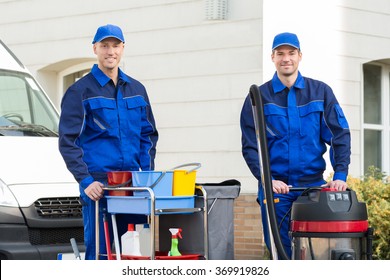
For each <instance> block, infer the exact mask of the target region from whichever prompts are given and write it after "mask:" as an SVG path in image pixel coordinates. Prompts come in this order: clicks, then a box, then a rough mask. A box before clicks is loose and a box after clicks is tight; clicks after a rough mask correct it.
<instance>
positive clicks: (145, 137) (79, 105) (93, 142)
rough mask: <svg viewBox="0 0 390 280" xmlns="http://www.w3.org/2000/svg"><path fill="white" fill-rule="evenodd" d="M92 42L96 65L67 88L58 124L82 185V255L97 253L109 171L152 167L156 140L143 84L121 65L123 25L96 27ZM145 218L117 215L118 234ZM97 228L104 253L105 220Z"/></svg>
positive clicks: (65, 152) (66, 158)
mask: <svg viewBox="0 0 390 280" xmlns="http://www.w3.org/2000/svg"><path fill="white" fill-rule="evenodd" d="M92 44H93V52H94V53H95V55H96V57H97V64H95V65H93V67H92V69H91V72H90V73H89V74H87V75H86V76H84V77H83V78H81V79H80V80H78V81H77V82H75V83H74V84H73V85H72V86H70V87H69V88H68V90H67V91H66V92H65V94H64V97H63V99H62V102H61V117H60V124H59V150H60V152H61V155H62V157H63V158H64V161H65V163H66V165H67V168H68V169H69V171H70V172H71V173H72V174H73V176H74V178H75V179H76V181H77V182H78V183H79V186H80V198H81V201H82V204H83V210H82V211H83V220H84V243H85V245H86V252H85V258H86V259H95V258H96V255H95V249H96V248H95V201H97V200H99V201H100V203H99V206H100V208H101V209H100V211H99V212H100V221H102V215H103V209H105V208H106V205H107V201H106V198H105V197H104V194H105V192H104V190H103V186H104V185H105V184H106V183H107V172H109V171H121V170H122V171H132V170H137V171H138V170H153V169H154V159H155V155H156V144H157V139H158V133H157V129H156V125H155V121H154V117H153V113H152V108H151V105H150V102H149V98H148V95H147V92H146V89H145V87H144V86H143V85H142V84H141V83H140V82H139V81H137V80H135V79H133V78H131V77H130V76H128V75H126V74H125V73H124V72H123V71H122V70H121V69H120V68H119V63H120V61H121V58H122V55H123V50H124V46H125V39H124V36H123V32H122V30H121V28H120V27H118V26H116V25H111V24H107V25H104V26H101V27H99V28H98V29H97V31H96V34H95V37H94V38H93V41H92ZM145 222H146V221H145V218H144V216H140V217H139V216H136V215H122V216H121V215H119V216H118V222H117V224H118V233H119V235H121V234H123V233H125V231H126V230H127V225H128V224H129V223H133V224H134V223H145ZM100 233H101V234H100V245H101V246H100V249H99V252H101V253H102V255H104V254H105V253H106V246H105V239H104V235H103V233H104V230H103V223H100ZM110 236H111V238H112V236H113V235H112V233H111V235H110Z"/></svg>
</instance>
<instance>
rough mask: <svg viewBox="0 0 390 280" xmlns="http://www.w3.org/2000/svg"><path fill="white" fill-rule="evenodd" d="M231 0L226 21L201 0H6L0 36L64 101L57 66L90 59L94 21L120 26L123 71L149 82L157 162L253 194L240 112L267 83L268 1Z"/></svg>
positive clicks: (0, 6)
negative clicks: (233, 182) (236, 184)
mask: <svg viewBox="0 0 390 280" xmlns="http://www.w3.org/2000/svg"><path fill="white" fill-rule="evenodd" d="M228 2H229V3H228V4H229V12H228V19H227V20H222V21H207V20H205V11H204V1H203V0H192V1H191V0H181V1H179V0H169V1H167V0H153V1H149V0H148V1H134V0H133V1H118V0H113V1H110V2H109V5H107V3H108V2H107V1H101V0H83V1H75V0H68V1H55V4H54V5H53V3H54V2H53V1H49V0H34V1H33V0H31V1H9V2H5V3H2V2H0V11H1V12H0V13H1V14H0V15H1V16H0V34H1V38H2V39H3V40H4V41H5V42H6V43H7V44H8V45H9V46H10V48H11V49H12V50H13V51H14V52H15V53H16V54H17V55H18V56H19V57H20V59H21V60H22V61H23V62H24V63H25V64H26V65H27V67H28V68H29V69H30V70H31V71H32V72H33V73H35V74H39V75H37V76H38V79H41V80H40V82H41V84H42V85H43V86H44V87H45V88H46V89H47V90H48V91H49V93H50V94H51V95H52V99H54V100H55V103H56V104H57V105H58V104H59V101H60V96H61V95H62V92H56V91H58V89H57V87H56V85H55V84H54V85H53V82H52V78H53V74H55V73H57V74H58V73H59V72H61V71H64V70H65V67H67V66H69V65H68V63H67V61H68V60H69V59H75V61H77V60H79V62H80V63H81V62H83V61H85V59H87V58H93V57H94V56H93V53H92V45H91V41H92V37H93V35H94V33H95V31H96V28H97V27H98V26H100V25H103V24H106V23H113V24H117V25H120V26H121V27H122V29H123V31H124V33H125V37H126V50H125V56H124V58H123V69H124V70H125V71H126V72H127V73H128V74H129V75H131V76H133V77H134V78H136V79H139V80H140V81H141V82H143V83H144V85H145V86H146V88H147V89H148V92H149V95H150V99H151V102H152V105H153V109H154V113H155V117H156V121H157V126H158V129H159V132H160V140H159V143H158V147H157V148H158V154H157V158H156V168H157V169H167V168H171V167H174V166H176V165H179V164H182V163H187V162H200V163H202V168H201V169H200V170H199V171H198V180H197V181H198V182H220V181H223V180H226V179H230V178H235V179H237V180H239V181H241V182H242V183H243V187H242V192H254V191H256V189H257V184H256V182H255V181H254V180H253V179H252V176H251V175H250V173H249V170H248V168H247V167H246V165H245V162H244V160H243V158H242V156H241V143H240V137H241V132H240V128H239V114H240V110H241V106H242V103H243V100H244V98H245V96H246V94H247V93H248V90H249V87H250V85H251V84H253V83H258V84H259V83H261V65H262V61H261V60H262V56H261V37H262V36H261V34H262V23H261V16H262V3H261V1H257V0H245V1H240V0H229V1H228ZM31 11H34V12H33V13H32V12H31ZM3 14H4V15H3ZM75 61H73V62H75ZM53 92H55V94H54V95H53ZM243 181H249V182H250V183H249V184H247V183H244V182H243Z"/></svg>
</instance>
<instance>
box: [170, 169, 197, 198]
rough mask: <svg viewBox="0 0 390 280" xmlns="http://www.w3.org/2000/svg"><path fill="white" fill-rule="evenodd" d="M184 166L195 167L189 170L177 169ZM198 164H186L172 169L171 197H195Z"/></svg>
mask: <svg viewBox="0 0 390 280" xmlns="http://www.w3.org/2000/svg"><path fill="white" fill-rule="evenodd" d="M186 166H195V167H194V168H192V169H190V170H182V169H179V168H182V167H186ZM200 167H201V165H200V163H187V164H183V165H179V166H176V167H174V168H172V170H173V188H172V195H173V196H189V195H195V180H196V169H198V168H200Z"/></svg>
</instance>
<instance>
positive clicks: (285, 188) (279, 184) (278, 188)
mask: <svg viewBox="0 0 390 280" xmlns="http://www.w3.org/2000/svg"><path fill="white" fill-rule="evenodd" d="M290 187H291V186H289V185H287V184H286V183H285V182H283V181H279V180H272V189H273V191H274V193H283V194H286V193H288V192H289V190H290Z"/></svg>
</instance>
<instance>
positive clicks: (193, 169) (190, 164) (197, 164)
mask: <svg viewBox="0 0 390 280" xmlns="http://www.w3.org/2000/svg"><path fill="white" fill-rule="evenodd" d="M186 166H195V167H194V168H192V169H190V170H186V174H188V173H191V172H192V171H195V170H197V169H199V168H200V167H201V166H202V165H201V164H200V163H199V162H191V163H186V164H182V165H178V166H175V167H173V168H171V169H170V170H175V169H179V168H181V167H186Z"/></svg>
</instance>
